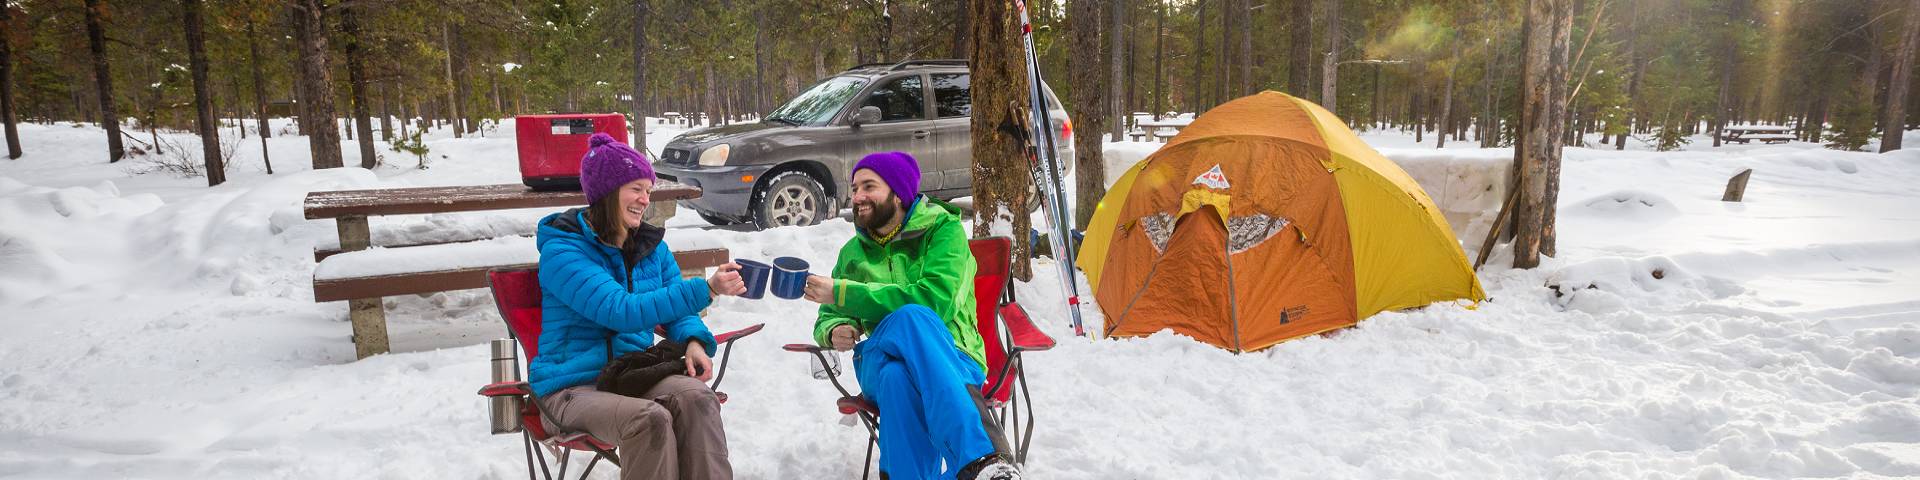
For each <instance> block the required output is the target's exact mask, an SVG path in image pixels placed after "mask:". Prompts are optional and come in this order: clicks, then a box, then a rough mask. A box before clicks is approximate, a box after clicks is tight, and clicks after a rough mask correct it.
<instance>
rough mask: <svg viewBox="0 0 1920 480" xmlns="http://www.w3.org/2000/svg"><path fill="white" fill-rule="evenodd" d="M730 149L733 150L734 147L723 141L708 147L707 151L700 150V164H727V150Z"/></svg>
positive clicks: (716, 165)
mask: <svg viewBox="0 0 1920 480" xmlns="http://www.w3.org/2000/svg"><path fill="white" fill-rule="evenodd" d="M729 150H732V148H729V147H727V144H724V143H722V144H719V145H714V146H713V148H708V149H707V151H704V152H700V166H703V167H718V166H721V165H726V164H727V152H728V151H729Z"/></svg>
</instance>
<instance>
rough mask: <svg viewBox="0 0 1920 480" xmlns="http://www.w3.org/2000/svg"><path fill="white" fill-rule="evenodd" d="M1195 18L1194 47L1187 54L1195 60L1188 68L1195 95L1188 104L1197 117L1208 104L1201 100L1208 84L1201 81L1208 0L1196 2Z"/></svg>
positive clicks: (1188, 81) (1188, 78) (1188, 99)
mask: <svg viewBox="0 0 1920 480" xmlns="http://www.w3.org/2000/svg"><path fill="white" fill-rule="evenodd" d="M1193 18H1194V21H1193V37H1191V38H1192V45H1191V46H1190V47H1189V50H1191V51H1189V52H1187V56H1188V57H1191V58H1192V59H1193V65H1192V66H1190V67H1188V68H1187V72H1188V77H1187V85H1188V86H1189V87H1191V90H1192V92H1193V95H1192V96H1190V97H1188V98H1187V104H1188V105H1190V106H1191V108H1192V110H1193V114H1194V116H1196V117H1197V116H1199V115H1200V111H1202V110H1206V102H1205V101H1204V100H1201V99H1202V98H1204V97H1205V96H1206V86H1205V85H1206V82H1203V81H1201V79H1200V72H1201V68H1202V65H1203V64H1202V62H1201V59H1203V58H1206V49H1205V48H1203V47H1202V45H1203V44H1205V42H1206V38H1207V33H1206V32H1207V0H1195V1H1194V17H1193ZM1156 110H1157V109H1156ZM1153 118H1155V119H1158V118H1160V112H1154V117H1153Z"/></svg>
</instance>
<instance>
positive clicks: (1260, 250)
mask: <svg viewBox="0 0 1920 480" xmlns="http://www.w3.org/2000/svg"><path fill="white" fill-rule="evenodd" d="M1262 145H1266V146H1262ZM1302 161H1306V162H1317V163H1318V166H1316V167H1313V168H1312V169H1307V170H1301V169H1300V167H1301V165H1300V164H1299V163H1298V162H1302ZM1168 162H1171V163H1168ZM1156 165H1158V166H1157V167H1156ZM1209 165H1211V166H1212V168H1213V171H1214V172H1222V170H1223V169H1224V173H1226V174H1228V176H1230V177H1233V178H1235V179H1236V180H1235V182H1236V183H1235V184H1234V185H1233V186H1232V187H1231V188H1225V187H1220V186H1218V185H1216V186H1214V187H1212V188H1209V187H1207V186H1205V185H1201V184H1202V183H1203V182H1200V181H1198V180H1199V179H1198V178H1196V177H1193V175H1194V174H1195V173H1196V172H1204V171H1205V169H1206V168H1207V166H1209ZM1307 165H1314V163H1308V164H1307ZM1249 169H1252V170H1249ZM1260 169H1277V170H1274V171H1273V172H1262V171H1260ZM1319 170H1324V172H1323V173H1321V174H1314V173H1312V172H1314V171H1319ZM1328 175H1331V177H1332V178H1331V179H1330V181H1328V180H1320V179H1324V178H1326V177H1327V176H1328ZM1189 179H1193V180H1194V182H1193V184H1192V185H1189V184H1188V181H1189ZM1257 179H1264V180H1259V181H1250V180H1257ZM1275 181H1278V182H1281V183H1279V184H1273V183H1271V182H1275ZM1263 182H1265V183H1263ZM1322 182H1326V183H1325V184H1330V185H1332V187H1331V188H1326V187H1315V186H1313V185H1324V184H1323V183H1322ZM1143 185H1144V186H1143ZM1276 189H1278V190H1276ZM1281 191H1285V192H1294V193H1291V194H1282V195H1276V194H1274V192H1281ZM1296 194H1300V195H1327V194H1333V195H1335V196H1337V197H1338V201H1337V202H1333V203H1331V204H1328V206H1323V207H1315V206H1312V204H1318V203H1320V201H1319V200H1316V199H1314V198H1313V197H1311V196H1309V197H1297V196H1295V195H1296ZM1174 199H1177V200H1174ZM1276 201H1277V202H1281V203H1278V204H1276V203H1275V202H1276ZM1299 202H1308V203H1299ZM1236 203H1237V204H1240V205H1241V206H1243V207H1250V208H1251V210H1248V211H1247V212H1246V213H1244V214H1243V213H1241V212H1237V211H1232V212H1230V211H1229V207H1230V206H1231V205H1235V204H1236ZM1288 203H1298V204H1297V205H1292V206H1289V205H1287V204H1288ZM1206 207H1212V210H1211V211H1210V212H1206V213H1210V214H1217V218H1218V219H1219V220H1220V221H1219V222H1197V221H1196V222H1189V221H1187V220H1186V219H1185V217H1186V215H1187V214H1189V213H1193V212H1197V211H1199V210H1204V209H1206ZM1122 212H1126V213H1125V214H1123V213H1122ZM1286 212H1291V213H1287V214H1286V215H1291V216H1292V217H1289V218H1285V219H1284V220H1290V221H1294V222H1296V223H1293V224H1292V228H1291V230H1290V231H1291V232H1292V233H1291V235H1298V236H1299V238H1298V242H1295V244H1293V245H1289V244H1286V242H1279V243H1271V244H1268V243H1260V244H1258V245H1262V246H1259V247H1257V248H1254V249H1253V250H1245V249H1244V248H1243V249H1233V248H1228V247H1223V246H1222V245H1212V246H1193V245H1185V244H1182V243H1181V242H1183V241H1184V242H1215V241H1216V239H1218V238H1219V234H1221V233H1223V232H1222V231H1220V229H1221V228H1223V227H1222V225H1224V224H1226V223H1230V222H1232V218H1230V217H1234V216H1238V215H1255V214H1276V215H1278V214H1282V213H1286ZM1142 215H1146V216H1144V217H1143V216H1142ZM1316 215H1318V216H1319V217H1317V218H1316V217H1315V216H1316ZM1328 215H1330V216H1328ZM1156 216H1157V218H1154V217H1156ZM1168 219H1173V220H1174V221H1175V222H1177V225H1178V227H1176V228H1174V230H1176V231H1174V232H1171V234H1170V235H1171V237H1170V238H1169V233H1168V232H1165V231H1164V230H1166V228H1165V227H1164V225H1167V224H1168V223H1169V222H1168ZM1155 220H1157V221H1158V223H1159V225H1155V226H1157V227H1160V228H1159V230H1162V231H1160V232H1156V233H1158V234H1159V237H1157V238H1156V239H1155V240H1154V241H1153V242H1148V241H1146V240H1143V237H1142V236H1141V234H1143V233H1145V232H1144V231H1147V230H1154V229H1153V228H1142V225H1139V223H1140V222H1142V221H1149V222H1151V221H1155ZM1302 221H1304V222H1305V223H1298V222H1302ZM1283 224H1284V223H1283ZM1325 227H1333V228H1336V229H1337V231H1326V230H1320V231H1319V233H1314V234H1312V236H1316V237H1319V238H1317V239H1312V238H1309V236H1310V235H1309V232H1314V231H1315V230H1314V229H1315V228H1325ZM1193 228H1198V229H1203V230H1206V231H1207V232H1200V233H1192V232H1187V233H1182V232H1184V230H1182V229H1193ZM1208 232H1211V233H1208ZM1268 235H1269V236H1271V235H1273V232H1272V231H1269V232H1268ZM1121 237H1125V238H1127V239H1129V240H1126V241H1121V240H1122V238H1121ZM1183 239H1184V240H1183ZM1314 240H1327V241H1336V242H1341V243H1343V244H1342V245H1340V246H1339V247H1338V248H1335V247H1330V246H1327V245H1324V244H1319V245H1316V244H1315V242H1314ZM1349 248H1350V249H1351V252H1350V254H1349V252H1347V251H1345V250H1348V249H1349ZM1210 256H1219V257H1220V258H1219V260H1220V261H1221V262H1223V264H1224V265H1226V266H1227V268H1229V269H1232V268H1233V265H1234V264H1236V263H1241V264H1245V266H1243V267H1242V268H1245V267H1246V266H1260V265H1264V266H1263V267H1259V268H1266V269H1276V268H1277V269H1280V270H1285V272H1284V273H1282V272H1280V270H1272V272H1274V273H1262V274H1235V273H1229V276H1234V277H1236V278H1238V280H1229V281H1228V283H1229V285H1230V288H1229V290H1238V291H1240V292H1239V295H1237V297H1238V298H1235V297H1236V295H1234V294H1232V293H1224V294H1221V295H1224V296H1226V297H1227V298H1225V299H1218V298H1201V297H1199V296H1197V295H1206V293H1204V292H1195V291H1194V290H1212V291H1219V290H1220V289H1219V288H1200V287H1194V288H1180V287H1178V286H1182V285H1196V286H1201V287H1204V286H1206V285H1209V283H1208V282H1209V280H1205V279H1200V280H1195V279H1186V280H1182V279H1168V278H1165V277H1167V276H1168V275H1175V274H1178V275H1202V276H1206V275H1213V272H1211V271H1210V270H1208V269H1195V268H1192V267H1191V265H1193V264H1194V263H1195V262H1201V263H1212V262H1213V260H1211V259H1209V258H1210ZM1240 257H1246V258H1240ZM1176 258H1177V262H1178V263H1179V265H1164V266H1166V267H1167V268H1164V269H1163V268H1160V267H1161V266H1163V265H1161V264H1160V263H1158V262H1160V260H1162V259H1168V260H1170V261H1175V260H1174V259H1176ZM1236 258H1238V260H1235V259H1236ZM1316 258H1317V259H1321V260H1320V261H1334V262H1335V263H1336V264H1334V265H1325V266H1318V267H1313V268H1306V267H1301V266H1289V265H1294V264H1297V263H1298V262H1300V261H1303V260H1302V259H1309V260H1310V259H1316ZM1077 260H1078V264H1079V265H1080V267H1081V268H1082V269H1083V271H1084V272H1085V273H1086V275H1087V279H1088V282H1089V283H1090V284H1091V285H1093V287H1094V291H1095V292H1096V293H1100V292H1104V293H1101V298H1100V299H1099V300H1100V302H1099V305H1100V308H1101V309H1102V310H1103V312H1105V313H1106V314H1107V318H1108V322H1109V323H1110V325H1109V329H1108V330H1109V331H1110V332H1114V327H1115V325H1113V323H1114V322H1119V321H1121V319H1125V320H1124V321H1126V322H1130V323H1135V324H1136V325H1130V326H1129V327H1128V328H1125V329H1122V330H1119V331H1117V332H1116V333H1114V334H1115V335H1129V334H1132V335H1138V334H1150V333H1151V332H1153V331H1155V330H1156V329H1155V327H1156V325H1158V326H1164V327H1165V328H1172V329H1174V330H1175V331H1179V332H1181V333H1184V334H1188V335H1191V336H1194V337H1195V338H1197V339H1201V340H1203V341H1208V342H1211V343H1215V344H1217V345H1220V346H1222V347H1223V348H1229V349H1233V350H1236V351H1239V350H1256V349H1259V348H1264V347H1265V346H1269V345H1272V344H1273V343H1277V342H1279V341H1284V340H1285V339H1288V338H1297V337H1298V336H1304V335H1311V334H1314V333H1319V332H1321V331H1325V330H1326V329H1328V328H1339V327H1340V326H1350V325H1352V324H1353V323H1354V322H1357V321H1358V320H1359V319H1362V318H1366V317H1368V316H1371V315H1373V314H1375V313H1378V312H1380V311H1383V310H1389V309H1400V308H1410V307H1417V306H1421V305H1425V304H1428V303H1432V302H1437V301H1447V300H1455V299H1467V300H1470V301H1477V300H1479V299H1480V298H1483V297H1484V295H1485V294H1484V292H1483V291H1482V290H1481V287H1480V284H1479V280H1478V278H1477V277H1476V276H1475V275H1474V274H1473V271H1472V270H1471V268H1469V266H1468V264H1467V262H1466V256H1465V253H1464V252H1463V251H1461V249H1460V247H1459V242H1458V241H1457V240H1456V239H1454V237H1453V234H1452V230H1450V229H1449V228H1448V227H1447V224H1446V220H1445V219H1444V218H1443V217H1441V216H1440V212H1439V209H1437V208H1435V207H1434V205H1433V201H1432V200H1431V199H1430V198H1429V197H1428V196H1427V195H1426V192H1425V191H1423V190H1421V189H1420V186H1419V184H1417V183H1415V182H1414V181H1413V179H1412V178H1411V177H1409V176H1408V175H1407V174H1406V172H1405V171H1404V170H1402V169H1400V167H1399V166H1398V165H1395V164H1394V163H1393V162H1391V161H1389V160H1387V159H1386V158H1385V157H1382V156H1381V155H1380V154H1379V152H1376V151H1374V150H1373V149H1372V148H1370V147H1368V146H1367V145H1366V144H1365V143H1364V142H1362V141H1361V140H1360V139H1359V137H1358V136H1355V135H1354V133H1353V132H1352V131H1351V130H1349V129H1347V128H1346V126H1345V125H1344V124H1343V123H1342V122H1341V121H1340V120H1339V119H1338V118H1336V117H1334V116H1333V114H1332V113H1331V112H1328V111H1326V110H1325V109H1323V108H1320V107H1319V106H1318V105H1315V104H1313V103H1312V102H1307V101H1305V100H1300V99H1297V98H1294V97H1291V96H1288V95H1286V94H1282V93H1279V92H1271V91H1269V92H1262V93H1260V94H1256V95H1253V96H1249V97H1245V98H1242V99H1238V100H1235V101H1232V102H1228V103H1227V104H1224V105H1221V106H1220V107H1216V108H1215V109H1214V110H1213V111H1210V112H1208V114H1206V115H1202V116H1201V117H1200V118H1198V119H1196V121H1195V122H1194V124H1193V125H1192V126H1190V127H1188V128H1187V129H1186V130H1185V131H1183V132H1182V133H1181V134H1180V135H1179V136H1178V137H1175V138H1174V139H1173V141H1171V142H1169V144H1168V145H1167V146H1165V147H1163V148H1162V149H1161V150H1160V151H1158V152H1156V153H1155V154H1154V155H1152V156H1149V157H1148V158H1147V159H1145V160H1142V161H1141V162H1140V163H1138V164H1136V165H1133V166H1132V167H1130V168H1128V170H1127V172H1126V173H1125V174H1124V175H1122V176H1121V178H1120V180H1119V181H1118V182H1116V183H1115V184H1114V185H1113V187H1112V188H1110V189H1109V190H1108V192H1107V196H1106V197H1104V198H1103V199H1102V201H1101V202H1100V205H1099V206H1098V208H1097V209H1096V211H1095V214H1094V216H1093V218H1092V220H1091V221H1090V222H1089V225H1088V228H1087V231H1086V235H1085V238H1084V240H1083V242H1082V246H1081V250H1080V254H1079V256H1078V258H1077ZM1339 261H1346V262H1348V263H1349V264H1348V265H1337V263H1339ZM1274 262H1279V263H1274ZM1114 266H1120V267H1122V268H1121V270H1120V272H1121V273H1120V275H1121V276H1122V277H1124V278H1118V279H1116V278H1110V277H1112V274H1111V272H1112V271H1113V268H1112V267H1114ZM1169 272H1177V273H1169ZM1110 281H1118V282H1124V284H1116V285H1105V282H1110ZM1248 281H1252V282H1255V284H1253V285H1247V284H1246V283H1245V282H1248ZM1236 282H1238V284H1236ZM1166 287H1176V288H1166ZM1263 289H1265V290H1263ZM1161 290H1179V291H1175V292H1168V291H1161ZM1273 290H1289V291H1273ZM1249 293H1251V295H1249ZM1129 296H1130V297H1131V298H1108V297H1129ZM1183 296H1184V297H1183ZM1279 297H1286V301H1285V302H1278V301H1270V298H1279ZM1334 300H1338V302H1337V303H1345V304H1346V307H1345V308H1329V307H1332V306H1331V305H1328V304H1326V303H1325V302H1328V301H1334ZM1182 302H1186V303H1185V304H1191V305H1194V306H1200V305H1208V306H1210V307H1209V308H1193V309H1190V310H1191V311H1189V310H1182V309H1180V308H1177V306H1178V305H1182V304H1183V303H1182ZM1300 302H1305V303H1304V304H1303V303H1300ZM1279 303H1289V304H1292V305H1280V304H1279ZM1242 304H1248V305H1251V306H1248V305H1242ZM1302 305H1307V306H1311V307H1312V308H1302ZM1313 305H1318V306H1313ZM1136 306H1139V308H1141V309H1145V310H1144V311H1145V312H1148V313H1146V314H1142V311H1130V310H1129V309H1134V307H1136ZM1169 306H1175V307H1176V308H1168V307H1169ZM1135 310H1138V309H1135ZM1306 311H1310V312H1314V313H1313V314H1312V315H1313V317H1314V318H1313V319H1312V320H1311V321H1309V322H1301V321H1300V319H1301V318H1303V317H1301V316H1298V315H1296V316H1295V317H1293V320H1295V322H1294V323H1292V324H1288V323H1289V322H1288V317H1287V316H1286V315H1285V314H1287V313H1294V314H1299V313H1302V312H1306ZM1273 312H1282V314H1281V315H1280V316H1279V317H1278V318H1279V323H1280V324H1286V325H1277V326H1276V325H1269V324H1263V323H1259V322H1261V321H1264V320H1263V318H1264V317H1262V315H1267V314H1271V313H1273ZM1328 312H1340V313H1343V315H1340V316H1351V317H1352V318H1345V319H1335V320H1332V321H1333V322H1334V323H1332V324H1329V323H1327V322H1329V321H1330V320H1329V319H1327V318H1326V315H1328V314H1329V313H1328ZM1130 313H1131V314H1133V316H1132V317H1129V314H1130ZM1170 316H1182V317H1189V318H1177V319H1176V318H1143V317H1170ZM1196 317H1219V318H1196ZM1141 322H1145V324H1140V323H1141ZM1210 322H1211V324H1210ZM1249 322H1252V323H1249ZM1269 323H1271V322H1269ZM1243 324H1245V325H1243ZM1329 325H1331V326H1329ZM1243 327H1245V328H1243ZM1142 332H1144V333H1142ZM1242 337H1248V338H1242Z"/></svg>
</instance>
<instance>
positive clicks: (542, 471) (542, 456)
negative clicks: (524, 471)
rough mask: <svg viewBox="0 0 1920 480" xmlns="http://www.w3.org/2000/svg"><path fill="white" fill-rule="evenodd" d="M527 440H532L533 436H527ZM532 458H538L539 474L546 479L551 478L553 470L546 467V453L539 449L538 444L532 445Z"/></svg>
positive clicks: (550, 479) (549, 479) (551, 479)
mask: <svg viewBox="0 0 1920 480" xmlns="http://www.w3.org/2000/svg"><path fill="white" fill-rule="evenodd" d="M527 440H528V441H532V440H533V437H531V436H529V437H527ZM533 458H537V459H540V476H542V477H545V478H546V480H553V471H552V470H548V469H547V454H546V453H544V452H541V451H540V446H539V445H535V446H533ZM528 470H532V468H528ZM562 475H565V473H562Z"/></svg>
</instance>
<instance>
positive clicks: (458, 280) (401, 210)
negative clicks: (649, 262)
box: [305, 180, 726, 358]
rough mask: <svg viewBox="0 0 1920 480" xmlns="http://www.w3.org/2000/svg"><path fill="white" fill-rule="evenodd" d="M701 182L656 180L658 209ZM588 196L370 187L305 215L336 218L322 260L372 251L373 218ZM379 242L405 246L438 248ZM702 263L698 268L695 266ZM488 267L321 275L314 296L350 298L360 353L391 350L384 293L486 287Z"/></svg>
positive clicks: (547, 203)
mask: <svg viewBox="0 0 1920 480" xmlns="http://www.w3.org/2000/svg"><path fill="white" fill-rule="evenodd" d="M700 194H701V190H700V188H699V187H695V186H692V185H687V184H683V183H678V182H672V181H665V180H662V181H659V182H656V183H654V185H653V190H652V200H653V201H654V203H653V205H654V208H655V209H656V210H657V212H656V213H658V212H666V215H669V216H670V215H671V211H672V209H673V205H674V202H675V201H678V200H686V199H691V198H699V197H700ZM586 203H587V200H586V195H585V194H584V193H581V192H580V191H578V190H569V191H538V190H533V189H531V188H528V187H527V186H525V185H521V184H503V185H477V186H450V187H410V188H382V189H370V190H341V191H323V192H312V193H308V194H307V198H306V202H305V211H306V213H305V214H306V218H308V219H311V220H318V219H326V218H331V219H333V220H334V224H335V228H336V229H337V231H338V233H339V235H340V247H339V248H338V249H321V250H318V251H316V252H315V254H314V257H315V261H316V262H319V261H322V260H325V259H326V258H328V257H331V256H334V255H336V254H341V253H350V252H356V251H361V250H366V249H367V248H369V247H373V246H375V245H373V244H372V241H371V238H372V235H371V232H370V231H369V229H368V225H367V217H372V216H383V215H417V214H432V213H452V212H475V211H486V210H507V209H519V208H557V207H571V206H579V205H585V204H586ZM435 243H446V242H433V243H425V244H402V245H379V246H381V247H389V248H400V247H414V246H425V245H432V244H435ZM714 250H717V251H697V252H688V253H687V254H688V255H692V256H691V257H689V258H687V261H685V262H682V263H685V264H687V265H686V266H690V267H691V266H695V265H701V266H704V265H705V264H708V263H713V260H714V259H716V258H717V259H719V262H720V263H724V262H725V257H726V252H725V249H714ZM696 268H697V267H696ZM487 269H488V268H483V267H473V268H463V269H455V270H444V271H434V272H411V273H406V274H396V275H381V276H376V277H367V278H346V279H319V278H316V279H315V280H314V300H315V301H318V302H325V301H338V300H347V302H348V311H349V314H348V315H349V317H350V318H351V320H352V323H353V343H354V351H355V353H356V354H357V355H358V356H359V357H360V358H365V357H367V356H370V355H374V354H377V353H385V352H387V351H388V347H387V333H386V330H387V328H386V312H385V311H384V310H383V309H382V306H381V302H380V297H381V296H385V295H400V294H408V293H426V292H436V291H444V290H458V289H464V288H478V287H481V286H485V274H486V270H487Z"/></svg>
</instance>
